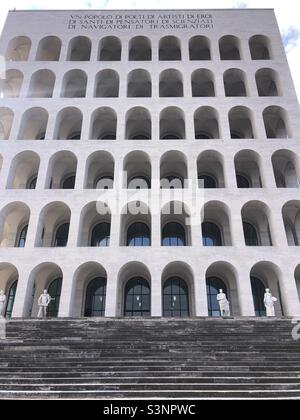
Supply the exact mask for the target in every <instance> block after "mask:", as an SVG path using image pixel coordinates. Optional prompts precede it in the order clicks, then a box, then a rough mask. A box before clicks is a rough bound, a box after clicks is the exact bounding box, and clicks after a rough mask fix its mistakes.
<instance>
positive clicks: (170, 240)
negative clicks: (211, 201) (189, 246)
mask: <svg viewBox="0 0 300 420" xmlns="http://www.w3.org/2000/svg"><path fill="white" fill-rule="evenodd" d="M162 246H186V234H185V229H184V227H183V226H182V225H181V224H180V223H176V222H171V223H168V224H167V225H165V227H164V228H163V231H162Z"/></svg>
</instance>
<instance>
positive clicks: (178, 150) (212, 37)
mask: <svg viewBox="0 0 300 420" xmlns="http://www.w3.org/2000/svg"><path fill="white" fill-rule="evenodd" d="M0 51H1V54H2V55H4V56H5V58H6V73H5V75H3V74H2V77H3V79H2V84H1V86H2V97H1V104H0V122H1V132H0V136H1V141H0V148H1V150H0V152H1V162H2V169H1V174H0V194H1V206H0V207H1V208H0V244H1V248H0V289H3V290H4V291H5V293H6V295H7V296H8V298H9V299H8V307H7V316H10V315H12V316H13V317H29V316H36V314H37V310H38V308H37V299H38V296H39V294H40V293H41V291H42V290H43V289H44V288H50V289H51V290H50V291H51V293H52V295H53V294H54V296H55V297H56V301H54V302H55V304H53V305H52V309H51V314H50V315H52V316H55V315H56V314H58V316H60V317H69V316H74V317H75V316H76V317H77V316H78V317H81V316H84V315H86V316H89V315H99V316H100V315H104V314H105V316H111V317H115V316H124V315H150V314H151V315H152V316H162V315H165V316H170V315H173V316H186V315H191V316H207V315H208V313H209V314H210V315H217V311H216V308H215V307H214V305H215V295H214V290H215V289H216V288H217V286H216V285H222V284H223V286H224V287H225V290H226V291H227V294H228V296H229V299H230V301H231V311H232V313H233V315H235V316H240V315H241V316H253V315H254V314H255V311H256V314H257V315H263V308H262V307H261V304H262V302H261V293H262V290H263V289H264V288H265V287H270V288H271V290H272V293H273V294H274V295H275V296H276V297H278V298H279V299H278V305H277V307H276V313H277V315H281V314H282V313H283V314H284V315H285V316H296V315H300V302H299V292H300V254H299V248H298V245H299V244H300V193H299V191H300V190H299V185H300V183H299V180H300V161H299V156H300V147H299V142H300V118H299V117H300V115H299V105H298V101H297V98H296V94H295V90H294V86H293V83H292V79H291V76H290V71H289V68H288V64H287V60H286V56H285V52H284V48H283V45H282V41H281V38H280V33H279V31H278V27H277V23H276V19H275V16H274V13H273V11H272V10H264V9H260V10H247V9H246V10H238V9H236V10H210V11H199V10H198V11H190V10H189V11H134V12H132V11H93V12H91V11H88V12H86V11H31V12H29V11H24V12H23V11H15V12H10V13H9V16H8V19H7V22H6V25H5V27H4V31H3V34H2V38H1V43H0ZM123 171H126V172H127V176H128V180H126V177H125V174H124V173H123ZM237 176H238V178H237ZM74 177H75V181H74ZM198 178H200V181H204V187H206V188H203V182H199V186H198ZM162 179H163V180H164V181H165V182H168V181H171V182H172V183H174V185H175V189H172V188H170V187H168V186H167V187H165V188H162V189H161V187H160V182H161V180H162ZM185 180H186V182H184V181H185ZM187 180H188V181H187ZM74 182H75V185H74ZM128 186H129V187H130V188H127V187H128ZM182 186H184V187H185V188H184V189H182ZM149 187H150V188H149ZM176 187H177V188H176ZM178 187H179V188H178ZM209 187H210V188H209ZM238 187H243V188H238ZM183 190H184V191H183ZM183 192H184V193H185V194H184V197H182V193H183ZM149 199H150V200H151V202H149V201H148V200H149ZM102 202H107V203H108V205H109V207H110V213H109V214H106V215H103V214H102V215H101V214H99V212H98V211H97V209H98V210H99V207H101V206H99V205H98V206H96V203H98V204H99V203H102ZM116 202H118V205H119V206H118V208H119V209H124V208H126V207H127V204H128V203H136V202H137V203H138V206H139V207H140V208H141V209H142V210H146V209H147V206H149V207H150V212H149V211H148V212H147V211H142V214H141V213H140V214H136V215H134V214H122V215H120V214H119V212H118V211H117V210H116V209H115V204H116ZM170 202H184V203H185V204H186V208H185V212H184V213H183V214H173V213H172V211H173V210H174V209H173V208H172V206H171V210H172V211H171V214H168V212H165V211H163V210H165V208H166V206H167V205H168V203H170ZM195 204H196V212H195V211H194V210H195ZM202 206H203V209H202V212H201V207H202ZM198 207H199V209H198ZM198 210H199V211H198ZM161 212H162V213H163V214H161ZM165 213H166V214H165ZM188 213H196V216H198V217H199V220H200V213H202V217H203V220H202V222H203V224H202V229H201V223H200V222H199V223H196V222H197V217H195V218H194V220H193V223H192V224H191V226H189V223H188V222H189V221H188V220H187V214H188ZM133 223H138V225H135V226H134V227H132V224H133ZM169 223H171V224H169ZM243 223H244V229H243ZM27 226H28V228H27ZM94 228H96V229H94ZM27 229H28V231H27ZM68 229H69V232H68ZM244 231H245V232H244ZM26 232H27V233H26ZM149 232H151V233H149ZM66 238H67V240H66ZM24 245H25V246H24ZM59 245H60V246H59ZM62 245H66V246H62ZM92 245H94V246H92ZM95 245H101V246H95ZM105 245H106V246H105ZM127 245H131V246H127ZM132 245H146V246H134V247H133V246H132ZM147 245H148V246H147ZM162 245H164V246H162ZM166 245H171V246H166ZM174 245H181V246H174ZM183 245H186V246H183ZM204 245H207V246H204ZM208 245H215V246H208ZM249 245H252V246H249ZM100 278H101V280H100ZM137 278H138V279H137ZM251 278H252V287H253V289H251ZM57 279H62V280H59V281H56V283H54V284H52V285H51V283H52V282H53V281H55V280H57ZM93 279H98V280H96V281H94V286H93V285H92V286H91V283H90V282H91V281H93ZM131 279H135V280H133V281H132V282H131V283H128V282H129V281H131ZM16 281H17V283H16ZM222 282H223V283H222ZM134 284H135V286H134ZM206 284H208V286H209V287H208V288H207V287H206ZM89 285H90V286H89ZM60 287H61V293H60ZM105 289H106V298H105ZM207 290H210V292H209V296H208V299H207ZM95 291H96V292H95ZM252 291H253V292H254V295H255V296H254V299H253V294H252ZM129 295H130V296H131V297H129ZM150 296H151V299H150ZM96 300H97V302H96ZM95 302H96V303H95ZM100 302H101V303H100ZM125 302H126V303H125ZM254 302H255V305H254ZM56 312H57V313H56Z"/></svg>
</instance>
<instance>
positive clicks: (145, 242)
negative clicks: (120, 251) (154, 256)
mask: <svg viewBox="0 0 300 420" xmlns="http://www.w3.org/2000/svg"><path fill="white" fill-rule="evenodd" d="M150 245H151V232H150V229H149V227H148V226H147V225H146V224H145V223H133V224H132V225H131V226H129V228H128V230H127V246H150Z"/></svg>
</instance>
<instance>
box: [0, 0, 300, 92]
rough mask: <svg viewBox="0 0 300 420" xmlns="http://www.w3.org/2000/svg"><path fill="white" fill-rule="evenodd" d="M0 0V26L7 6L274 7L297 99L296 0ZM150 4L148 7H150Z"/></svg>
mask: <svg viewBox="0 0 300 420" xmlns="http://www.w3.org/2000/svg"><path fill="white" fill-rule="evenodd" d="M7 3H8V2H7V1H1V3H0V28H1V30H2V26H3V24H4V21H5V18H6V14H7V11H8V10H9V9H13V8H16V9H206V8H232V7H237V8H274V9H275V12H276V15H277V19H278V22H279V26H280V29H281V33H282V38H283V41H284V45H285V48H286V51H287V54H288V59H289V63H290V66H291V70H292V74H293V78H294V82H295V84H296V89H297V92H298V97H299V98H300V11H299V4H298V2H297V1H295V0H184V1H183V0H180V1H179V0H72V1H70V0H64V1H61V0H11V1H10V2H9V5H7ZM149 4H150V5H151V7H150V6H149Z"/></svg>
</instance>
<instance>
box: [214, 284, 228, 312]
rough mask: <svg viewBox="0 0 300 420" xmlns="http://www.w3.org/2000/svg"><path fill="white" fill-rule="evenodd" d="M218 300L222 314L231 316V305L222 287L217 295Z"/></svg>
mask: <svg viewBox="0 0 300 420" xmlns="http://www.w3.org/2000/svg"><path fill="white" fill-rule="evenodd" d="M217 301H218V303H219V307H220V311H221V315H222V316H223V317H224V316H230V305H229V302H228V299H227V296H226V294H225V293H224V292H223V290H222V289H220V291H219V294H218V295H217Z"/></svg>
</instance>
